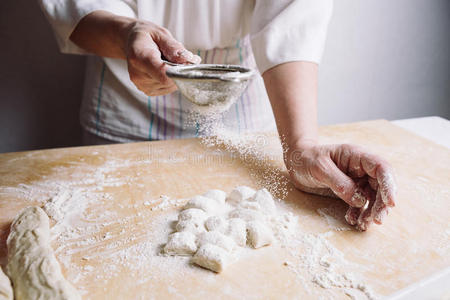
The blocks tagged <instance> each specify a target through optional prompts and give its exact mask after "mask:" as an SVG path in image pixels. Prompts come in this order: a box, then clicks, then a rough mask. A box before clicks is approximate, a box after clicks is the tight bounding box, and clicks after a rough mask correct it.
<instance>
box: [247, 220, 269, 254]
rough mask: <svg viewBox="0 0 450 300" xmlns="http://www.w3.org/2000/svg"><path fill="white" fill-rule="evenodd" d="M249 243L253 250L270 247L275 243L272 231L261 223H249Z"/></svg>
mask: <svg viewBox="0 0 450 300" xmlns="http://www.w3.org/2000/svg"><path fill="white" fill-rule="evenodd" d="M247 234H248V241H247V242H248V243H249V245H250V246H251V247H252V248H255V249H257V248H261V247H263V246H268V245H270V244H272V242H273V233H272V230H271V229H270V228H269V227H268V226H266V224H264V223H263V222H260V221H251V222H248V223H247Z"/></svg>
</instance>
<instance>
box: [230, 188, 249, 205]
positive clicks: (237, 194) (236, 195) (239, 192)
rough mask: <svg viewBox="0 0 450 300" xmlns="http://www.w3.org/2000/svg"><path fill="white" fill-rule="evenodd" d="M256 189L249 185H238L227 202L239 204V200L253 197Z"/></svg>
mask: <svg viewBox="0 0 450 300" xmlns="http://www.w3.org/2000/svg"><path fill="white" fill-rule="evenodd" d="M254 194H255V190H254V189H252V188H250V187H248V186H238V187H236V188H235V189H234V190H232V191H231V193H230V194H229V195H228V197H227V202H228V203H230V204H232V205H237V204H239V202H241V201H243V200H246V199H248V198H251V197H253V195H254Z"/></svg>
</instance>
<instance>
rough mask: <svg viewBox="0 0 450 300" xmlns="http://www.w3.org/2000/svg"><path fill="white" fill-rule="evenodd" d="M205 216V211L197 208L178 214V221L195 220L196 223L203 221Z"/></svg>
mask: <svg viewBox="0 0 450 300" xmlns="http://www.w3.org/2000/svg"><path fill="white" fill-rule="evenodd" d="M206 217H207V215H206V213H205V211H203V210H201V209H199V208H188V209H185V210H183V211H182V212H180V214H179V215H178V221H188V220H195V221H198V222H201V221H204V220H205V219H206Z"/></svg>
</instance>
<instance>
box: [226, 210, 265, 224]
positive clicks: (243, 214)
mask: <svg viewBox="0 0 450 300" xmlns="http://www.w3.org/2000/svg"><path fill="white" fill-rule="evenodd" d="M228 217H229V218H230V219H232V218H238V219H242V220H244V221H246V222H249V221H255V220H264V215H263V214H261V213H260V212H259V211H257V210H253V209H248V208H236V209H235V210H232V211H231V212H230V213H229V215H228Z"/></svg>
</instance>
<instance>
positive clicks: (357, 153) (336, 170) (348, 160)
mask: <svg viewBox="0 0 450 300" xmlns="http://www.w3.org/2000/svg"><path fill="white" fill-rule="evenodd" d="M285 163H286V166H287V168H288V170H289V174H290V176H291V180H292V182H293V183H294V185H295V186H296V187H297V188H298V189H300V190H303V191H305V192H309V193H314V194H320V195H327V194H333V193H334V195H336V196H337V197H339V198H341V199H342V200H344V201H345V202H346V203H348V204H349V206H350V207H349V209H348V210H347V213H346V215H345V219H346V220H347V222H348V223H349V224H351V225H356V226H357V229H359V230H362V231H364V230H367V228H368V227H369V226H370V224H371V223H372V222H375V223H376V224H381V223H382V221H383V218H384V217H385V216H386V215H387V214H388V211H389V208H390V207H394V206H395V190H396V187H395V182H394V176H393V173H392V170H391V167H390V165H389V164H388V163H387V162H386V161H385V160H383V159H381V158H380V157H378V156H376V155H373V154H370V153H368V152H366V151H364V150H363V149H361V148H359V147H357V146H354V145H347V144H342V145H317V144H316V143H314V142H303V143H298V144H296V145H295V146H294V147H290V148H289V149H288V150H287V151H286V154H285ZM331 191H332V193H331Z"/></svg>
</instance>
